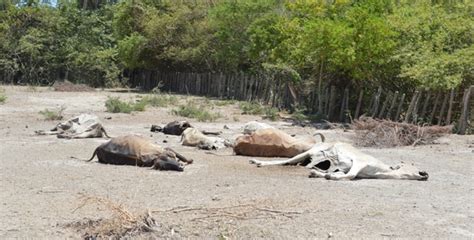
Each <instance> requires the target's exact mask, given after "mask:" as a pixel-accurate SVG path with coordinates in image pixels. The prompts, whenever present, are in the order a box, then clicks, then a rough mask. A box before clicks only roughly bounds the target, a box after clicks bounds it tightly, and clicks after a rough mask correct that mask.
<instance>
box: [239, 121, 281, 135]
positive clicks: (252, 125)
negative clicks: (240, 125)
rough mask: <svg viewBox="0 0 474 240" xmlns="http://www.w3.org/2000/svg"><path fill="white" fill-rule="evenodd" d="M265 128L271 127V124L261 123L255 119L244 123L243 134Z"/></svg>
mask: <svg viewBox="0 0 474 240" xmlns="http://www.w3.org/2000/svg"><path fill="white" fill-rule="evenodd" d="M267 128H273V129H274V127H273V126H270V125H268V124H266V123H261V122H257V121H250V122H248V123H246V124H245V125H244V131H243V132H244V134H252V133H254V132H255V131H257V130H260V129H267Z"/></svg>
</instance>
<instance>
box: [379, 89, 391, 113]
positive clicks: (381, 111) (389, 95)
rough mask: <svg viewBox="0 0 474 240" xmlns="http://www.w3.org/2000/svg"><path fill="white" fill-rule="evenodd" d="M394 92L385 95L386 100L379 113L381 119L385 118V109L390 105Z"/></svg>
mask: <svg viewBox="0 0 474 240" xmlns="http://www.w3.org/2000/svg"><path fill="white" fill-rule="evenodd" d="M392 95H393V94H392V92H391V91H390V92H388V94H387V96H386V97H385V101H383V104H382V109H380V113H379V115H378V118H380V119H383V116H384V114H385V109H386V108H387V107H388V106H387V105H388V103H389V102H390V100H391V98H392Z"/></svg>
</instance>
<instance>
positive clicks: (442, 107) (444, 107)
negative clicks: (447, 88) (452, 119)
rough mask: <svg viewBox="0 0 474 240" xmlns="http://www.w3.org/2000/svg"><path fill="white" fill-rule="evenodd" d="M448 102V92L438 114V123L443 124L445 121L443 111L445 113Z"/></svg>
mask: <svg viewBox="0 0 474 240" xmlns="http://www.w3.org/2000/svg"><path fill="white" fill-rule="evenodd" d="M447 104H448V93H445V94H444V98H443V102H442V103H441V109H440V110H439V114H438V123H437V124H438V125H441V123H442V121H443V113H444V110H446V105H447Z"/></svg>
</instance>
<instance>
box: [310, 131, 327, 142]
mask: <svg viewBox="0 0 474 240" xmlns="http://www.w3.org/2000/svg"><path fill="white" fill-rule="evenodd" d="M316 135H319V136H320V137H321V142H325V141H326V137H325V136H324V135H323V134H322V133H315V134H314V135H313V137H314V136H316Z"/></svg>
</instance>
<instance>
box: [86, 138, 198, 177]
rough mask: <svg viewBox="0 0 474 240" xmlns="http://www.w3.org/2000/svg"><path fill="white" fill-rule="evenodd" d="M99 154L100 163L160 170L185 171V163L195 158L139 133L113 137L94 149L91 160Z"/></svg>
mask: <svg viewBox="0 0 474 240" xmlns="http://www.w3.org/2000/svg"><path fill="white" fill-rule="evenodd" d="M96 155H97V158H98V159H99V162H100V163H106V164H115V165H133V166H140V167H152V168H153V169H159V170H174V171H183V169H184V165H183V164H180V163H179V161H182V162H184V163H187V164H190V163H192V161H193V160H191V159H189V160H188V159H186V158H185V157H184V156H182V155H181V154H179V153H177V152H175V151H174V150H172V149H171V148H163V147H161V146H159V145H157V144H154V143H152V142H151V141H149V140H148V139H146V138H144V137H141V136H137V135H126V136H120V137H116V138H112V139H111V140H110V141H108V142H106V143H104V144H102V145H100V146H99V147H97V148H96V149H95V151H94V154H93V155H92V157H91V158H90V159H89V160H88V161H91V160H92V159H94V157H95V156H96Z"/></svg>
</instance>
